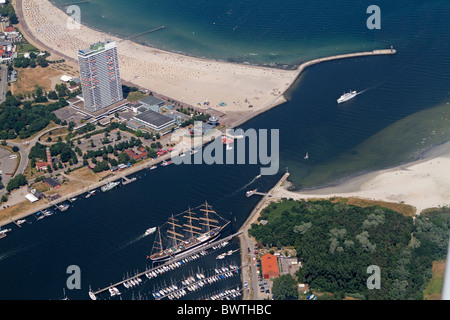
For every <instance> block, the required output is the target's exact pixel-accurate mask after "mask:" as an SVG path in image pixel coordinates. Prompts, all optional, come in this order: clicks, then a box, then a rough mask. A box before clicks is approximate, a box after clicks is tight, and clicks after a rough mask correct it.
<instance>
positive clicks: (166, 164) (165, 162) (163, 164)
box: [161, 160, 173, 167]
mask: <svg viewBox="0 0 450 320" xmlns="http://www.w3.org/2000/svg"><path fill="white" fill-rule="evenodd" d="M172 163H173V161H172V160H170V161H163V163H162V164H161V165H162V166H163V167H165V166H168V165H170V164H172Z"/></svg>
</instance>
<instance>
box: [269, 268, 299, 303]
mask: <svg viewBox="0 0 450 320" xmlns="http://www.w3.org/2000/svg"><path fill="white" fill-rule="evenodd" d="M272 295H273V297H274V299H275V300H298V290H297V284H296V282H295V280H294V278H293V277H292V276H291V275H290V274H285V275H282V276H280V277H278V278H275V279H273V287H272Z"/></svg>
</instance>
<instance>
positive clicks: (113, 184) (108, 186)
mask: <svg viewBox="0 0 450 320" xmlns="http://www.w3.org/2000/svg"><path fill="white" fill-rule="evenodd" d="M119 184H120V182H118V181H113V182H109V183H107V184H105V185H104V186H102V187H101V188H100V189H101V190H102V191H103V192H106V191H109V190H112V189H114V188H115V187H117V186H118V185H119Z"/></svg>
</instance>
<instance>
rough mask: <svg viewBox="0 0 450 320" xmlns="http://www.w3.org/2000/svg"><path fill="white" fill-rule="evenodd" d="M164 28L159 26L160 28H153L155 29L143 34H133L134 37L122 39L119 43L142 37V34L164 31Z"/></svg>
mask: <svg viewBox="0 0 450 320" xmlns="http://www.w3.org/2000/svg"><path fill="white" fill-rule="evenodd" d="M165 28H166V26H161V27H158V28H155V29H152V30H148V31H144V32H141V33H138V34H135V35H134V36H131V37H128V38H124V39H122V40H120V41H119V42H122V41H125V40H131V39H135V38H137V37H140V36H143V35H144V34H147V33H152V32H155V31H158V30H161V29H165Z"/></svg>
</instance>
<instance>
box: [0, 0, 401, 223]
mask: <svg viewBox="0 0 450 320" xmlns="http://www.w3.org/2000/svg"><path fill="white" fill-rule="evenodd" d="M31 3H32V2H31V1H30V0H13V1H12V4H13V6H14V8H15V10H16V13H17V16H18V18H19V26H20V27H19V29H20V31H21V32H22V33H23V34H24V36H25V38H26V39H27V40H28V41H29V42H30V43H32V44H33V45H35V46H36V47H38V48H41V49H45V50H47V51H49V52H51V53H52V54H53V55H57V56H58V57H64V58H66V59H68V60H69V61H71V62H72V63H75V66H76V67H77V59H76V53H77V52H78V50H72V51H70V52H71V53H72V55H70V54H67V49H64V48H62V47H61V46H59V45H58V46H53V47H52V46H51V45H52V42H51V41H50V43H48V41H49V40H48V39H45V37H42V35H41V34H39V35H38V34H36V32H34V33H33V32H32V30H31V29H30V26H29V21H30V17H28V20H27V17H26V16H25V15H24V11H23V7H27V6H26V4H31ZM36 3H38V4H37V5H36ZM33 8H34V10H35V11H31V8H30V7H29V9H30V10H25V11H27V12H28V11H30V12H33V13H30V12H28V14H35V16H33V18H32V19H31V21H32V23H31V24H32V25H33V26H32V27H31V28H33V27H36V25H34V24H33V23H37V21H35V20H36V19H37V20H39V22H40V23H43V24H46V23H47V25H48V22H49V20H48V19H46V18H45V14H47V13H49V14H50V15H51V16H52V17H54V18H55V20H54V21H52V23H53V22H55V23H54V26H53V28H52V29H55V28H56V29H59V30H64V29H65V28H66V24H65V23H66V20H67V17H68V16H67V15H66V14H65V13H64V12H63V11H62V10H60V9H59V8H58V7H56V6H54V5H53V4H52V3H51V2H50V1H48V0H33ZM42 8H46V9H47V11H44V12H45V14H42V13H39V12H38V11H36V10H38V9H42ZM41 20H42V21H41ZM50 26H52V24H50ZM71 31H72V30H69V32H71ZM79 31H80V32H86V37H83V41H84V42H85V44H84V45H86V46H88V45H89V43H94V42H96V41H100V40H103V39H105V38H109V37H110V35H106V34H104V33H101V32H99V31H97V30H93V29H91V28H88V27H86V26H83V25H82V26H81V29H80V30H79ZM39 36H41V37H39ZM79 36H80V34H79V33H75V34H73V35H68V36H67V37H65V40H66V41H69V40H70V41H69V42H70V43H71V46H73V45H74V43H80V39H79V38H78V37H79ZM42 38H44V39H42ZM93 38H96V40H93ZM55 39H56V38H55ZM55 39H53V40H55ZM72 40H73V41H72ZM115 40H116V41H118V42H120V44H122V43H123V44H127V46H128V47H129V46H131V48H132V53H137V49H140V50H142V51H143V52H144V54H143V55H142V54H140V55H138V56H139V58H141V59H143V61H144V62H143V63H145V62H148V61H149V60H148V59H149V57H150V60H151V59H153V58H154V55H156V56H157V58H156V60H155V62H154V63H155V64H160V63H161V59H160V58H161V57H160V56H158V55H159V54H161V55H162V56H163V57H164V59H163V62H164V63H169V64H170V62H172V63H175V64H174V67H175V68H180V69H183V68H184V66H182V64H183V63H185V64H187V65H189V66H190V67H192V68H195V67H201V68H205V66H206V69H211V70H212V71H211V73H213V74H214V76H215V77H216V76H218V75H219V76H223V79H221V80H220V78H217V80H218V81H215V83H208V85H207V86H206V87H203V86H204V85H205V83H203V82H196V81H195V80H193V79H190V80H193V82H194V83H193V86H194V87H195V89H196V90H205V91H210V88H211V85H212V86H213V87H216V91H217V88H219V91H220V92H223V93H224V94H225V95H227V96H228V95H234V94H236V92H241V91H242V92H248V91H249V90H250V91H251V90H254V86H256V87H258V90H259V92H260V93H261V95H262V96H263V97H264V98H265V100H264V101H259V98H258V97H257V98H258V99H257V100H258V102H259V103H258V104H255V105H253V107H252V110H251V111H249V110H248V106H247V105H244V106H243V107H242V106H240V105H236V104H235V105H234V106H228V105H227V106H226V107H220V108H217V110H219V111H221V112H224V113H225V117H227V116H229V117H230V118H231V122H229V123H227V125H226V126H225V128H224V129H223V131H225V130H226V129H232V128H235V127H237V126H239V125H242V124H243V123H245V122H247V121H249V120H250V119H252V118H254V117H256V116H258V115H260V114H262V113H264V112H266V111H268V110H270V109H272V108H274V107H276V106H279V105H281V104H283V103H285V102H286V101H287V99H286V98H285V94H286V92H287V91H288V90H290V89H291V87H292V86H293V84H294V83H295V82H296V81H297V79H298V78H299V76H300V75H301V73H302V72H303V71H304V70H305V69H306V68H307V67H309V66H312V65H315V64H318V63H322V62H326V61H332V60H338V59H347V58H352V57H360V56H371V55H393V54H396V51H395V50H393V49H387V50H373V51H365V52H357V53H348V54H340V55H335V56H330V57H322V58H317V59H314V60H310V61H307V62H304V63H302V64H301V65H300V66H299V67H298V68H297V69H296V70H282V69H273V68H272V69H271V68H267V67H261V66H249V65H240V64H236V63H230V62H221V61H213V60H206V59H202V58H194V57H189V56H183V55H180V54H177V53H171V52H166V51H163V50H159V49H155V48H151V47H148V46H144V45H140V44H136V43H134V42H131V41H130V40H124V39H120V38H117V39H115ZM46 41H47V42H46ZM86 41H87V42H86ZM128 47H127V48H128ZM55 48H58V49H55ZM82 48H83V47H82ZM119 48H120V47H119ZM149 50H150V51H149ZM149 53H150V54H149ZM152 53H153V54H152ZM145 54H147V55H145ZM168 57H172V60H167V59H168ZM180 61H181V62H180ZM192 63H193V66H192ZM210 67H211V68H210ZM163 69H164V68H163ZM206 69H202V71H204V72H206V71H205V70H206ZM123 70H127V65H125V68H122V66H121V74H123V72H122V71H123ZM269 70H271V71H272V72H271V73H270V72H269ZM219 71H220V73H219ZM247 71H248V73H247ZM236 72H238V73H240V76H241V77H242V79H241V78H239V77H238V78H239V79H238V80H248V81H249V82H250V83H251V86H250V88H251V89H249V88H247V90H245V88H244V87H245V84H246V83H244V85H243V83H242V82H241V81H236V79H235V76H236ZM169 73H170V72H169ZM216 73H218V75H216ZM231 73H232V75H231ZM127 75H128V73H127V72H125V77H123V76H122V80H123V82H126V83H131V84H132V85H136V86H138V87H144V88H148V89H150V88H149V87H148V86H145V85H144V86H143V85H142V83H141V82H140V81H136V80H139V79H136V78H131V79H130V78H129V77H127ZM230 75H231V77H230ZM208 76H210V75H208ZM205 77H206V78H207V76H205ZM219 80H220V81H219ZM283 81H284V84H281V82H283ZM286 81H287V82H286ZM230 82H231V83H234V84H235V86H234V87H229V86H228V84H229V83H230ZM244 82H245V81H244ZM236 83H237V84H236ZM264 83H265V84H264ZM274 83H277V84H279V85H280V86H282V87H283V88H282V89H281V90H278V91H277V92H275V89H271V90H269V89H265V88H267V87H270V86H271V85H272V84H274ZM166 89H168V88H166ZM183 89H184V90H186V88H183V86H182V85H181V86H180V87H175V88H170V90H172V91H169V92H164V93H162V92H160V91H158V89H156V90H155V92H157V93H158V94H164V95H166V96H168V97H172V98H176V99H177V100H179V101H183V102H186V103H189V101H186V100H184V99H183V98H179V97H178V94H177V92H180V91H184V90H183ZM151 90H153V89H151ZM172 93H174V94H172ZM239 94H242V93H239ZM188 100H189V99H188ZM208 101H211V99H209V98H208ZM211 102H212V101H211ZM217 103H218V102H217ZM193 105H195V103H194V104H193ZM210 108H212V109H214V107H213V106H210ZM234 118H238V119H237V120H233V119H234ZM169 157H170V154H167V155H165V156H163V157H161V158H158V159H154V160H150V161H148V160H147V161H145V162H144V163H142V164H138V165H135V166H134V167H131V168H128V169H126V170H125V171H123V172H121V173H120V174H117V175H114V176H113V177H109V178H107V179H105V180H102V181H101V182H98V183H95V184H93V185H91V186H89V187H85V188H83V189H82V190H78V191H76V192H73V193H70V194H67V195H64V196H62V197H61V198H59V199H58V200H55V201H52V202H50V203H48V204H45V205H42V206H39V207H36V208H33V209H32V210H29V211H27V212H24V213H21V214H20V215H16V216H13V217H9V219H15V220H17V219H21V218H24V217H26V216H29V215H31V214H33V213H35V212H37V211H39V210H43V209H45V208H48V207H51V206H54V205H56V204H58V203H60V202H62V201H65V200H67V199H70V198H73V197H76V196H78V195H80V194H82V193H85V192H88V191H91V190H93V189H95V188H98V187H100V186H101V185H103V184H105V183H107V182H111V181H114V180H118V179H121V178H122V177H123V176H126V175H130V174H133V173H136V172H138V171H141V170H143V169H145V168H146V167H147V166H151V165H154V164H157V163H159V162H162V161H163V160H167V159H168V158H169ZM9 223H11V221H8V220H3V221H0V226H3V225H6V224H9Z"/></svg>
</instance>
